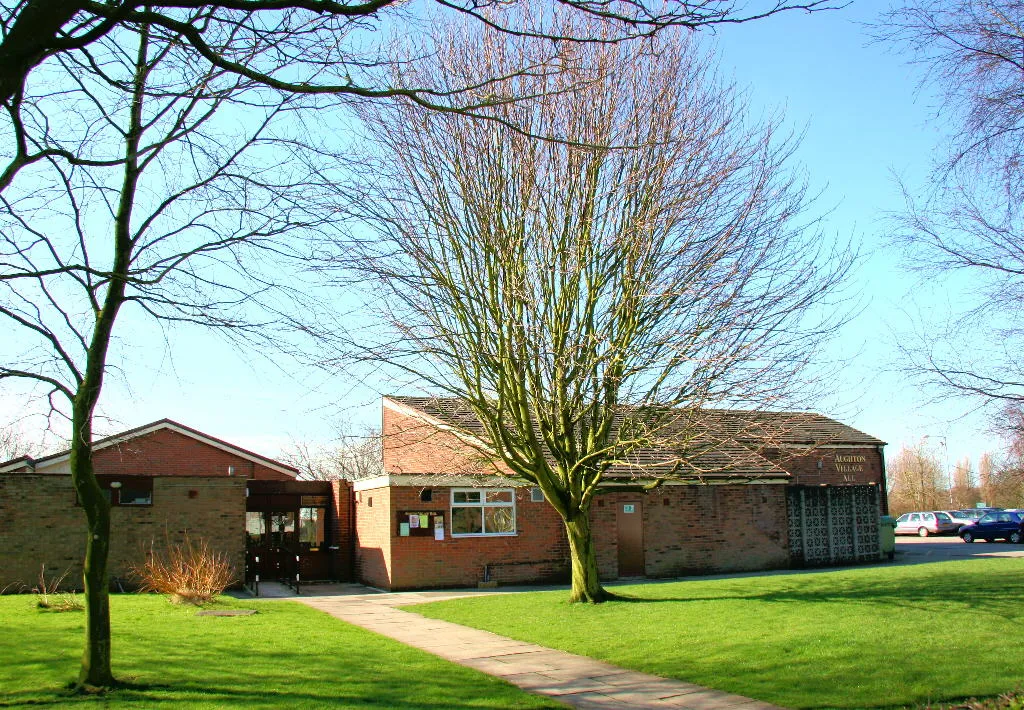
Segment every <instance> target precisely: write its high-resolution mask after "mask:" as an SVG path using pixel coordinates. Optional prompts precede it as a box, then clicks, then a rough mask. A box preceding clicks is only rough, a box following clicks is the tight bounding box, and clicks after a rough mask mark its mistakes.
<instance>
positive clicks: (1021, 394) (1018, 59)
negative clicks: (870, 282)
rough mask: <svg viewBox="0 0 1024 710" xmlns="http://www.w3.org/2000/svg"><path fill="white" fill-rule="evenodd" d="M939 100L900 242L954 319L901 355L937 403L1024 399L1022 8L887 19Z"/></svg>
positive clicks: (981, 0) (981, 4)
mask: <svg viewBox="0 0 1024 710" xmlns="http://www.w3.org/2000/svg"><path fill="white" fill-rule="evenodd" d="M880 34H882V36H884V37H886V38H887V39H891V40H894V41H897V42H900V43H901V44H902V45H903V46H905V47H906V48H907V49H908V50H909V51H910V53H911V56H912V58H913V60H914V61H916V62H918V63H920V64H921V65H922V66H923V67H925V69H926V70H927V74H926V75H925V84H926V86H928V87H934V88H935V89H937V90H938V92H939V94H940V95H941V97H942V102H941V104H940V106H939V109H938V112H937V116H938V117H940V118H941V119H942V120H943V121H944V122H948V123H949V124H950V125H951V129H952V130H951V131H950V136H951V137H950V139H949V143H948V145H947V146H946V148H945V150H944V151H943V152H942V153H941V154H940V155H941V158H940V159H939V160H938V161H937V162H936V164H935V166H934V169H933V171H932V175H931V180H930V184H929V185H928V187H927V190H926V191H925V192H924V193H923V194H919V195H912V194H910V192H909V191H908V193H907V205H908V209H907V211H906V214H905V216H904V218H903V219H902V220H901V224H900V229H899V232H898V237H897V239H898V243H899V244H900V245H901V246H902V247H903V248H904V251H905V253H906V256H907V259H908V263H909V264H910V265H911V266H912V267H913V268H914V269H916V270H918V271H920V272H921V273H922V275H923V278H924V280H925V283H926V284H927V285H928V286H931V287H935V286H936V285H938V284H942V285H943V286H945V288H946V292H947V293H951V294H952V297H951V298H950V303H949V305H950V307H951V308H952V315H950V316H949V317H946V315H945V314H938V315H937V316H935V317H930V316H929V314H927V313H923V314H922V315H923V318H922V319H921V323H920V327H919V328H918V333H917V334H916V335H910V336H908V338H907V339H906V340H905V342H904V344H903V347H904V350H905V352H906V355H907V356H908V357H907V360H908V363H909V368H910V369H911V371H912V372H913V373H914V374H916V375H919V376H920V377H921V378H922V379H923V380H926V381H928V382H931V383H935V384H938V385H939V386H940V388H941V389H940V391H941V392H943V393H944V394H947V395H948V394H953V395H966V396H968V397H970V398H974V399H980V400H981V401H983V402H990V403H993V402H995V403H998V402H1005V401H1021V400H1022V399H1024V363H1022V362H1021V360H1020V351H1021V345H1022V335H1024V330H1022V329H1021V325H1020V310H1021V306H1022V305H1024V214H1022V212H1021V207H1022V205H1024V169H1022V164H1024V92H1022V91H1021V84H1022V82H1021V77H1022V76H1024V3H1022V2H1020V0H958V1H957V2H952V3H951V2H940V1H938V0H911V1H910V2H907V3H906V4H904V5H903V6H902V7H900V8H898V9H896V10H894V11H892V12H891V13H889V14H888V15H887V16H886V18H885V23H884V30H883V31H881V33H880Z"/></svg>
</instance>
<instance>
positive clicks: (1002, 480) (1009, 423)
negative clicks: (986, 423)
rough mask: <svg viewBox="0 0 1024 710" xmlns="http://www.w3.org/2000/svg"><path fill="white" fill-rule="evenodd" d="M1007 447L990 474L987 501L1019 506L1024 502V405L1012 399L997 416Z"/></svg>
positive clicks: (998, 430) (995, 425)
mask: <svg viewBox="0 0 1024 710" xmlns="http://www.w3.org/2000/svg"><path fill="white" fill-rule="evenodd" d="M993 429H994V430H995V431H996V433H997V434H999V435H1000V437H1001V438H1002V439H1003V442H1004V447H1005V448H1004V450H1003V452H1002V455H1001V456H1000V457H999V460H998V463H997V464H996V465H995V466H993V467H992V468H991V470H990V472H989V474H988V477H987V486H986V497H985V502H986V503H987V504H988V505H993V506H1002V507H1008V508H1015V507H1019V506H1022V505H1024V406H1022V405H1021V404H1019V403H1017V402H1009V403H1007V404H1006V405H1004V406H1003V408H1002V410H1001V411H1000V412H999V414H998V415H996V416H995V417H993Z"/></svg>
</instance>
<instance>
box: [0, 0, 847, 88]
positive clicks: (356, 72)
mask: <svg viewBox="0 0 1024 710" xmlns="http://www.w3.org/2000/svg"><path fill="white" fill-rule="evenodd" d="M417 5H418V6H419V7H409V3H407V2H405V1H404V0H213V1H212V2H204V3H197V2H193V1H191V0H170V1H167V2H158V3H149V2H136V1H134V0H127V1H124V2H116V3H106V2H94V1H93V0H5V2H4V3H3V5H2V7H3V17H2V22H0V30H2V31H0V103H5V104H6V103H8V102H10V101H12V100H16V98H17V96H18V95H19V93H20V92H21V91H23V90H24V88H25V85H26V79H27V77H28V75H29V74H30V72H31V71H32V70H33V69H34V68H35V67H36V66H39V65H40V64H41V63H43V62H45V61H46V60H47V59H49V58H51V57H56V56H59V55H60V54H61V53H64V52H68V51H74V50H77V49H82V48H85V47H88V46H89V45H90V44H92V43H93V42H96V41H99V40H101V39H102V38H104V37H106V36H108V35H109V34H110V33H112V32H116V31H117V29H118V28H120V27H134V26H138V25H139V24H147V25H150V26H153V27H159V28H161V29H162V30H163V31H166V32H169V33H171V34H174V35H175V36H177V37H179V41H180V42H182V43H184V44H187V45H188V46H189V47H190V48H191V49H192V50H193V51H192V52H191V56H192V57H193V61H195V62H200V63H201V65H202V66H205V67H208V69H209V70H212V71H218V72H230V73H233V74H237V75H239V76H242V77H245V78H246V79H248V80H251V81H258V82H260V83H263V84H265V85H266V86H269V87H273V88H275V89H281V90H287V91H292V92H299V93H335V94H344V95H348V96H354V97H359V98H369V97H374V96H377V97H379V96H396V95H405V96H407V97H409V98H410V99H412V100H414V101H419V102H422V103H424V104H428V105H434V104H435V103H438V104H440V105H444V104H445V102H446V101H447V100H448V99H449V98H451V97H450V96H449V95H445V94H444V93H441V92H435V91H432V90H431V89H430V88H429V87H423V88H422V90H415V91H407V90H397V89H394V88H392V87H388V86H387V85H386V84H382V83H380V82H378V81H376V79H377V78H379V77H375V76H374V72H373V70H374V69H375V68H377V67H378V64H385V65H386V64H387V61H386V60H383V58H382V57H381V56H380V55H377V54H376V53H375V52H374V51H373V50H372V49H369V48H370V47H372V43H373V42H374V41H376V40H375V37H379V36H380V35H381V34H385V32H384V30H386V29H387V28H388V27H393V26H395V25H396V24H397V25H399V26H400V27H403V28H404V29H405V31H406V32H407V33H412V32H415V31H417V29H418V26H417V20H416V18H417V16H419V17H422V15H423V14H424V13H425V12H427V11H428V10H429V9H430V8H433V9H436V10H438V11H443V12H445V13H447V14H449V15H451V16H461V17H472V18H474V19H476V20H478V21H479V22H481V23H485V24H486V25H487V26H489V27H492V28H496V29H499V30H500V31H503V32H508V33H515V34H534V35H544V36H549V37H551V38H553V39H554V38H558V37H565V36H564V35H561V34H559V33H557V32H553V31H552V30H551V29H550V28H546V27H544V25H543V24H537V23H528V24H520V23H518V22H517V21H516V19H521V17H522V16H517V15H516V14H515V13H506V12H504V10H505V9H507V7H508V5H509V3H507V2H503V1H499V0H434V1H433V2H430V3H426V2H421V3H417ZM559 5H560V6H561V7H563V8H567V9H568V8H571V9H572V10H573V11H575V12H577V13H579V14H581V15H591V16H596V17H602V18H606V19H613V20H615V21H616V26H617V31H616V38H618V39H621V38H626V37H630V36H641V35H647V34H651V33H653V32H656V31H657V30H659V29H661V28H663V27H667V26H671V25H679V26H684V27H688V28H690V29H696V28H699V27H707V26H715V25H723V24H734V23H739V22H746V21H748V20H754V19H759V18H763V17H767V16H769V15H774V14H777V13H780V12H784V11H787V10H794V9H799V10H804V11H807V12H812V11H815V10H822V9H827V8H829V7H832V6H833V5H831V4H830V3H828V2H825V1H824V0H810V1H808V2H799V1H797V2H789V1H787V0H747V2H736V0H700V1H699V2H678V1H677V0H669V1H668V2H663V1H660V0H656V1H652V2H628V3H627V2H623V3H607V2H603V1H602V0H562V1H561V2H560V3H559ZM840 5H841V3H840ZM570 39H587V37H586V36H575V37H570ZM254 49H255V50H258V51H254ZM282 60H287V61H285V62H284V63H285V64H288V65H290V66H291V69H290V70H288V71H284V70H282V69H281V64H282ZM296 64H298V65H299V69H296V68H295V65H296Z"/></svg>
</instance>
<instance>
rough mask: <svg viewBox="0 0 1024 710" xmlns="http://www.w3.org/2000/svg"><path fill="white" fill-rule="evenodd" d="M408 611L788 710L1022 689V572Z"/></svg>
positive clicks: (974, 563)
mask: <svg viewBox="0 0 1024 710" xmlns="http://www.w3.org/2000/svg"><path fill="white" fill-rule="evenodd" d="M614 591H615V592H616V593H617V594H620V595H622V596H623V597H627V598H626V599H623V600H621V601H613V602H608V603H605V604H601V605H598V606H582V605H570V604H568V603H567V602H566V597H567V593H566V592H564V591H558V592H539V593H524V594H511V595H498V596H492V597H477V598H470V599H458V600H452V601H446V602H436V603H432V604H425V605H418V606H416V607H407V610H410V611H416V612H418V613H420V614H423V615H424V616H428V617H431V618H437V619H445V620H447V621H453V622H456V623H459V624H465V625H467V626H473V627H476V628H479V629H487V630H490V631H494V632H496V633H500V634H503V635H505V636H510V637H512V638H516V639H520V640H523V641H530V642H533V643H537V644H541V645H543V646H548V647H550V648H558V649H563V650H565V651H570V652H572V653H578V654H580V655H584V656H590V657H592V658H597V659H600V660H603V661H607V662H609V663H613V664H616V665H619V666H623V667H626V668H631V669H635V670H639V671H644V672H647V673H653V674H655V675H660V676H665V677H668V678H677V679H680V680H684V681H688V682H691V683H697V684H700V685H704V686H708V687H711V688H717V689H719V690H724V691H728V692H731V693H739V694H741V695H746V696H749V697H752V698H757V699H758V700H764V701H768V702H771V703H774V704H778V705H783V706H785V707H790V708H881V707H903V706H920V705H926V704H939V703H949V702H954V701H957V700H959V699H963V698H970V697H989V696H997V695H999V694H1001V693H1006V692H1008V691H1013V690H1014V689H1015V688H1018V687H1024V663H1022V662H1021V629H1022V628H1024V560H1020V559H998V558H992V559H985V560H966V561H958V562H945V563H936V564H927V565H917V566H906V567H890V566H873V567H860V568H854V569H849V570H843V571H838V572H818V573H806V574H790V575H774V576H756V577H742V578H734V579H725V580H691V581H683V582H670V583H649V584H642V585H634V586H616V587H615V588H614Z"/></svg>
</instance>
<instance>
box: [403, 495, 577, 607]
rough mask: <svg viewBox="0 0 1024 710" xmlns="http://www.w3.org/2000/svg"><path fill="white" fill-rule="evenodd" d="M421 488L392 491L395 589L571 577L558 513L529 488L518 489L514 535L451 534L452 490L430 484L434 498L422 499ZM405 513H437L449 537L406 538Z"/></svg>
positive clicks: (506, 582)
mask: <svg viewBox="0 0 1024 710" xmlns="http://www.w3.org/2000/svg"><path fill="white" fill-rule="evenodd" d="M421 490H422V489H421V488H417V487H411V486H406V487H397V486H396V487H394V488H392V489H391V507H390V513H391V516H390V521H391V525H390V530H389V532H390V534H391V536H392V539H391V541H390V544H391V585H392V588H394V589H412V588H416V587H424V586H436V587H455V586H467V585H468V586H475V585H476V584H477V583H478V582H482V581H483V580H484V566H485V565H486V566H487V567H488V572H489V575H490V578H491V579H492V580H496V581H498V582H500V583H503V584H510V583H515V582H526V581H539V580H553V579H567V578H568V575H567V569H568V568H567V565H566V560H567V559H568V554H569V550H568V544H567V543H566V541H565V534H564V532H563V529H562V524H561V521H560V518H559V517H558V514H557V513H556V512H555V511H554V509H553V508H551V506H549V505H548V504H547V503H546V502H545V503H533V502H531V501H530V489H529V488H517V489H515V499H516V503H515V505H516V529H517V531H518V532H517V534H516V535H514V536H493V537H492V536H483V537H452V535H451V519H450V518H451V489H450V488H448V487H434V488H431V492H432V500H431V502H429V503H424V502H422V501H421V500H420V491H421ZM402 511H420V512H426V511H437V512H438V513H440V514H441V515H444V517H445V536H444V540H435V539H434V538H433V537H413V536H409V537H401V536H399V535H398V515H399V514H400V513H401V512H402Z"/></svg>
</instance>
